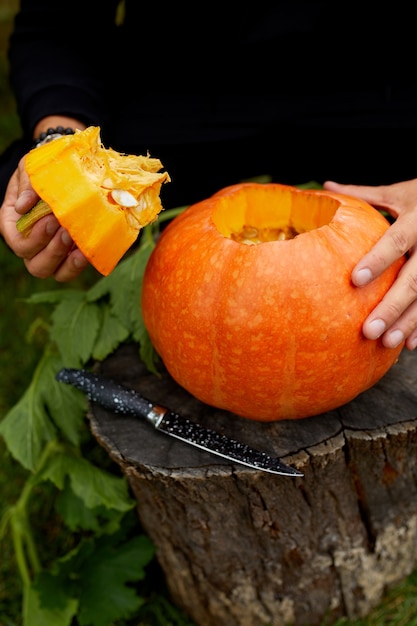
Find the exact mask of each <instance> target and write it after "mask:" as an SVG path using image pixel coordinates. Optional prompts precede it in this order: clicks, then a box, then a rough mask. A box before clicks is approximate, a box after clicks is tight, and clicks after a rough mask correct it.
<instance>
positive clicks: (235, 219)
mask: <svg viewBox="0 0 417 626" xmlns="http://www.w3.org/2000/svg"><path fill="white" fill-rule="evenodd" d="M340 204H341V203H340V202H339V201H338V200H336V199H335V198H331V197H325V196H323V195H314V194H312V193H311V191H310V192H308V193H307V192H306V191H303V190H298V189H296V188H293V189H285V188H284V189H283V188H282V187H279V186H276V187H271V186H268V187H265V190H264V191H263V190H262V188H260V187H257V188H253V187H251V186H246V187H245V186H243V187H242V188H241V189H240V190H239V191H238V192H236V190H234V192H233V195H232V196H231V195H229V194H227V193H226V194H224V195H223V197H222V198H221V199H220V200H218V201H217V202H216V206H215V207H214V210H213V213H212V219H213V222H214V224H215V226H216V228H217V229H218V230H219V232H220V233H221V234H222V235H223V236H224V237H228V238H229V239H233V241H236V242H238V243H244V244H248V245H251V244H258V243H266V242H271V241H283V240H287V239H294V237H296V236H297V235H299V234H301V233H305V232H308V231H310V230H315V229H317V228H320V227H321V226H325V225H326V224H328V223H329V222H330V221H331V220H332V218H333V217H334V215H335V213H336V211H337V209H338V208H339V207H340Z"/></svg>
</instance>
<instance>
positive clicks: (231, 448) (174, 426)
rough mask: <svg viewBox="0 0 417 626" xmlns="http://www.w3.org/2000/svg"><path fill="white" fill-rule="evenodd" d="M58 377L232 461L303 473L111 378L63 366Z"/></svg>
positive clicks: (112, 408)
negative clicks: (152, 400) (155, 402)
mask: <svg viewBox="0 0 417 626" xmlns="http://www.w3.org/2000/svg"><path fill="white" fill-rule="evenodd" d="M56 380H57V381H59V382H63V383H66V384H68V385H72V386H73V387H75V388H76V389H79V390H80V391H82V392H84V393H85V395H86V396H87V398H88V399H89V400H90V401H91V402H96V403H97V404H99V405H100V406H102V407H103V408H104V409H107V410H109V411H112V412H113V413H116V414H123V415H132V416H135V417H141V418H144V419H145V420H147V421H148V422H149V423H150V424H151V425H152V426H153V427H154V428H156V429H157V430H159V431H161V432H163V433H165V434H167V435H170V436H171V437H175V438H177V439H180V440H181V441H184V442H186V443H188V444H190V445H193V446H196V447H197V448H201V449H202V450H205V451H207V452H210V453H212V454H215V455H218V456H221V457H223V458H225V459H228V460H230V461H234V462H236V463H240V464H242V465H246V466H248V467H252V468H255V469H258V470H262V471H264V472H271V473H272V474H280V475H281V476H294V477H296V476H303V474H302V473H301V472H299V471H298V470H296V469H293V468H292V467H290V466H289V465H286V464H285V463H283V462H282V461H281V460H280V459H278V458H277V457H273V456H270V455H269V454H267V453H266V452H262V451H260V450H257V449H255V448H252V447H251V446H248V445H246V444H244V443H241V442H239V441H236V440H234V439H230V438H229V437H227V436H225V435H223V434H221V433H219V432H217V431H215V430H211V429H208V428H205V427H204V426H201V425H200V424H197V423H196V422H194V421H191V420H189V419H188V418H186V417H184V416H183V415H179V414H178V413H175V412H173V411H170V410H169V409H167V408H166V407H163V406H160V405H159V404H154V403H153V402H150V401H149V400H148V399H147V398H145V397H144V396H142V395H141V394H140V393H138V392H137V391H135V390H134V389H129V388H128V387H125V386H124V385H121V384H119V383H116V382H115V381H113V380H111V379H109V378H105V377H103V376H99V375H97V374H94V373H93V372H90V371H88V370H85V369H74V368H63V369H61V370H60V371H59V372H58V374H57V375H56Z"/></svg>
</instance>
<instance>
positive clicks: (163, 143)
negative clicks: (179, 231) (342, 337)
mask: <svg viewBox="0 0 417 626" xmlns="http://www.w3.org/2000/svg"><path fill="white" fill-rule="evenodd" d="M117 5H118V2H117V1H116V0H102V1H101V2H100V3H96V2H90V1H89V0H60V1H59V2H56V0H45V1H43V2H35V1H33V0H23V1H22V2H21V9H20V13H19V14H18V15H17V17H16V22H15V29H14V32H13V34H12V37H11V40H10V48H9V59H10V68H11V82H12V86H13V89H14V92H15V94H16V99H17V103H18V112H19V115H20V117H21V120H22V126H23V129H24V134H25V136H26V137H27V138H28V140H29V138H31V136H32V129H33V127H34V125H35V124H36V122H37V121H38V120H39V119H40V118H42V117H44V116H46V115H51V114H66V115H70V116H74V117H76V118H79V119H81V120H83V121H85V122H86V123H87V124H94V125H99V126H100V127H101V129H102V138H103V141H104V143H105V144H107V145H110V146H111V147H113V148H114V149H117V150H120V151H125V152H131V153H137V154H145V153H147V152H149V153H150V154H151V155H152V156H156V157H158V158H160V159H161V160H162V162H163V163H164V165H165V166H166V168H167V169H168V171H169V172H170V174H171V176H172V179H173V182H172V184H171V185H170V187H171V189H175V190H176V192H172V202H181V201H182V200H184V202H187V201H194V200H197V199H199V197H205V196H206V195H207V194H209V193H212V192H214V191H216V190H217V189H218V188H220V187H221V186H223V185H225V184H230V183H233V182H237V180H240V179H243V178H247V177H249V176H257V175H261V174H270V175H272V176H273V177H274V179H275V180H279V181H280V182H288V183H290V184H297V183H299V182H304V181H305V180H310V179H313V178H314V179H316V180H319V181H320V182H321V180H322V179H324V178H337V179H338V180H340V181H341V182H344V181H345V182H358V183H359V182H364V183H369V184H372V183H374V182H375V184H377V183H379V182H390V179H395V178H398V179H404V178H406V177H408V176H409V174H412V172H413V171H414V170H412V169H411V167H409V168H408V169H407V168H405V167H404V164H401V168H400V169H399V171H398V167H399V164H398V159H392V160H390V159H388V160H389V163H387V162H386V161H385V160H383V159H382V158H381V156H379V155H376V154H375V155H374V154H373V148H374V146H375V142H376V144H378V143H381V146H382V145H384V144H383V139H382V137H383V134H381V133H374V138H373V139H372V140H371V142H370V143H369V140H365V141H364V137H365V135H364V129H369V128H372V129H380V130H384V131H385V130H387V131H388V130H392V129H401V128H402V129H405V128H407V129H410V128H417V88H416V83H415V71H414V69H413V71H411V70H410V72H408V71H407V70H408V65H410V67H411V66H414V56H415V55H414V50H413V49H412V48H413V34H412V24H413V22H412V19H411V17H410V16H408V17H407V15H406V14H405V13H403V12H402V11H399V15H396V14H393V10H392V6H390V7H388V9H383V8H382V5H380V4H379V5H378V13H377V14H376V13H375V12H373V11H372V10H367V9H366V6H364V3H363V2H362V3H359V2H355V1H354V0H350V1H349V2H343V1H341V2H334V1H331V2H319V1H317V2H315V1H311V2H309V1H307V0H306V1H303V0H294V1H291V0H287V1H282V2H275V3H271V2H257V3H256V4H255V5H251V6H249V7H247V3H242V4H240V3H233V4H232V5H226V3H224V2H222V3H220V2H218V1H217V0H214V1H212V2H210V3H198V4H197V3H195V5H194V6H193V5H191V7H190V4H189V3H181V2H170V3H158V2H152V1H149V0H148V2H147V3H144V2H140V1H139V0H131V1H130V0H125V13H124V15H123V12H120V11H119V13H118V16H119V17H118V21H119V24H116V19H115V16H116V9H117ZM120 22H121V23H120ZM408 33H409V37H408ZM395 41H396V43H395V45H394V43H391V42H395ZM410 79H411V80H412V82H409V81H410ZM175 94H177V95H175ZM388 134H389V135H391V137H392V136H393V134H392V133H391V134H390V133H388ZM386 137H387V135H385V141H386ZM396 137H397V139H390V141H394V143H396V142H399V141H400V137H399V135H398V134H397V133H396ZM403 145H404V144H403V143H401V142H399V144H398V148H400V146H403ZM352 150H353V151H354V152H355V157H354V158H352ZM349 151H350V155H349V156H347V153H348V152H349ZM369 151H371V152H372V158H370V154H369ZM378 152H379V150H378ZM374 158H375V159H376V160H377V161H378V165H376V164H374ZM379 161H381V162H383V163H384V171H383V173H382V172H381V164H379ZM391 161H392V162H391ZM353 162H354V166H353ZM370 162H372V164H373V165H372V167H370ZM388 167H391V169H390V170H389V169H388ZM416 169H417V168H416ZM378 176H379V177H380V178H378ZM352 177H356V178H355V179H352ZM382 178H383V179H384V180H382ZM380 179H381V180H380ZM166 187H168V186H166Z"/></svg>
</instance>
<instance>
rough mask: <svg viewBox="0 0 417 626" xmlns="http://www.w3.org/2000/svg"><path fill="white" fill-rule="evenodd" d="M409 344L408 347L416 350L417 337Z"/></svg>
mask: <svg viewBox="0 0 417 626" xmlns="http://www.w3.org/2000/svg"><path fill="white" fill-rule="evenodd" d="M408 343H409V345H408V348H409V350H415V349H416V348H417V337H414V338H413V339H411V340H409V342H408Z"/></svg>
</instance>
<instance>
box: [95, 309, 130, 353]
mask: <svg viewBox="0 0 417 626" xmlns="http://www.w3.org/2000/svg"><path fill="white" fill-rule="evenodd" d="M128 337H129V330H128V329H127V328H126V326H124V325H123V324H122V323H121V322H120V320H119V319H118V318H117V317H115V316H114V315H113V314H112V313H111V312H110V310H109V308H108V307H107V308H105V309H104V311H103V317H102V324H101V327H100V330H99V333H98V337H97V339H96V343H95V345H94V349H93V354H92V357H93V359H97V360H98V361H103V360H104V359H105V358H106V357H107V356H109V354H112V352H114V351H115V350H116V348H117V347H118V346H119V345H120V344H121V343H122V342H123V341H125V340H126V339H127V338H128Z"/></svg>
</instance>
